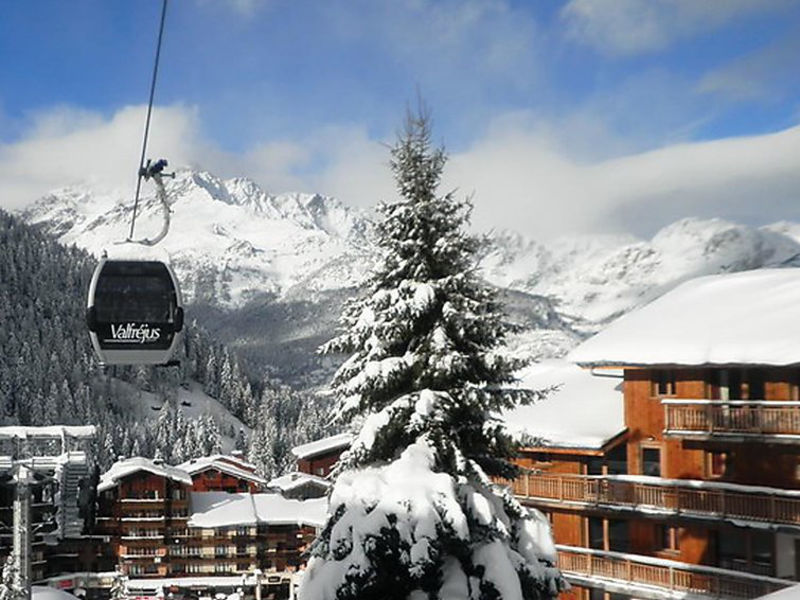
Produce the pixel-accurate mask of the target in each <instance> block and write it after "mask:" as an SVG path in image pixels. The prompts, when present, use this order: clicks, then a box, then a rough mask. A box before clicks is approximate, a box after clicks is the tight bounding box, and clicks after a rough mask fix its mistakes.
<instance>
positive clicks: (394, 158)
mask: <svg viewBox="0 0 800 600" xmlns="http://www.w3.org/2000/svg"><path fill="white" fill-rule="evenodd" d="M445 162H446V156H445V153H444V150H443V149H441V148H434V147H433V146H432V144H431V140H430V128H429V119H428V117H427V115H426V114H424V112H423V111H420V112H419V113H417V114H409V115H408V119H407V121H406V127H405V130H404V132H403V133H402V134H401V136H400V138H399V140H398V142H397V144H396V145H395V146H394V147H393V148H392V151H391V167H392V171H393V173H394V177H395V181H396V184H397V188H398V191H399V194H400V199H399V200H398V201H396V202H392V203H388V204H383V205H382V206H381V207H380V211H381V212H382V215H383V220H382V221H381V222H380V223H379V224H378V226H377V234H378V244H379V246H380V247H381V249H382V250H383V262H382V264H381V265H380V266H379V267H378V269H377V270H376V272H375V273H374V275H373V277H372V279H371V282H370V293H369V294H368V295H367V296H366V297H364V298H362V299H359V300H355V301H354V302H352V303H351V304H350V306H349V307H348V308H347V309H346V312H345V314H344V316H343V324H344V325H345V326H346V331H345V333H343V334H342V335H340V336H339V337H337V338H335V339H334V340H332V341H331V342H329V343H328V344H327V345H326V346H324V347H323V351H325V352H336V353H345V354H349V359H348V360H347V361H346V362H345V363H344V364H343V365H342V366H341V368H340V369H339V370H338V371H337V373H336V375H335V376H334V379H333V385H332V387H333V391H334V393H335V395H336V397H337V399H338V402H337V407H336V409H337V413H338V415H339V417H340V418H341V419H343V420H345V421H350V420H353V419H359V420H360V422H361V424H362V425H361V429H360V433H359V434H358V436H357V438H356V439H355V441H354V443H353V445H352V447H351V449H350V450H349V451H348V452H347V453H345V454H344V455H343V457H342V458H341V459H340V462H339V467H338V470H337V475H338V478H337V481H336V484H335V486H334V489H333V491H332V494H331V497H330V509H329V515H330V517H329V519H328V522H327V523H326V525H325V527H324V529H323V531H322V533H321V534H320V536H319V537H318V539H317V540H316V542H315V544H314V546H313V549H312V559H311V561H310V563H309V566H308V569H307V571H306V575H305V577H304V580H303V585H302V587H301V590H300V594H301V596H300V597H301V598H302V599H303V600H318V599H322V598H326V599H327V598H336V600H348V599H353V600H355V599H359V600H363V599H368V598H386V599H395V598H396V599H403V600H405V599H406V598H414V599H417V598H430V599H434V598H472V599H478V598H481V599H484V598H491V599H500V598H502V599H504V600H512V599H513V600H523V599H524V600H532V599H539V598H552V597H555V596H556V595H557V594H558V592H559V590H560V589H562V588H563V587H564V584H563V579H562V577H561V575H560V573H559V572H558V570H557V569H556V568H555V567H554V566H553V565H554V561H555V550H554V548H553V544H552V539H551V537H550V533H549V527H548V525H547V522H546V520H545V519H544V517H543V516H542V515H541V514H540V513H538V512H536V511H528V510H526V509H524V508H523V507H522V506H520V505H519V504H518V503H517V502H516V501H515V500H514V499H513V497H512V496H511V495H510V494H509V493H508V492H507V491H506V490H505V489H503V488H499V487H496V486H494V485H493V484H492V483H491V480H490V477H491V476H498V477H504V478H505V477H513V476H515V475H516V474H517V468H516V467H515V466H514V465H513V464H512V463H511V462H510V459H511V458H512V457H513V456H514V452H515V446H514V444H513V443H512V441H511V438H510V437H509V436H508V435H507V434H506V433H505V430H504V428H503V427H502V424H501V423H500V422H499V421H498V420H497V419H496V418H495V417H493V415H495V414H497V413H498V412H499V411H501V410H503V409H506V408H511V407H513V406H515V405H517V404H518V403H521V402H530V401H533V400H535V399H536V398H537V397H538V396H539V395H540V394H538V393H537V392H533V391H531V390H522V389H519V388H517V387H516V386H515V385H514V384H515V378H514V372H515V371H516V370H517V369H519V368H520V367H521V366H522V363H521V361H519V360H517V359H514V358H513V357H511V356H509V355H508V354H507V353H504V351H503V349H502V342H503V340H504V337H505V335H506V334H507V333H508V332H509V331H510V330H511V326H510V325H509V324H508V323H507V322H506V321H505V319H504V315H503V313H502V310H501V306H500V305H499V303H498V301H497V299H496V297H495V293H494V292H493V291H492V290H491V289H490V288H488V287H487V286H486V285H485V284H484V283H483V282H482V281H481V280H480V279H479V278H478V277H477V276H476V273H475V268H476V267H475V263H476V251H477V250H478V249H479V248H480V244H481V241H480V240H479V239H477V238H475V237H472V236H470V235H468V234H467V233H466V232H465V228H466V225H467V224H468V219H469V213H470V208H471V206H470V203H469V201H468V200H458V199H457V198H456V197H455V196H454V195H453V194H452V193H450V194H446V195H444V196H438V195H437V187H438V184H439V181H440V178H441V174H442V169H443V167H444V165H445Z"/></svg>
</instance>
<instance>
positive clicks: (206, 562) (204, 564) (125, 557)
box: [96, 456, 327, 595]
mask: <svg viewBox="0 0 800 600" xmlns="http://www.w3.org/2000/svg"><path fill="white" fill-rule="evenodd" d="M233 458H235V457H233ZM230 459H231V457H221V456H212V457H206V458H200V459H197V460H195V461H189V462H188V463H184V464H183V465H180V466H178V467H173V466H169V465H165V464H163V462H161V461H154V460H150V459H146V458H141V457H136V458H130V459H126V460H122V461H119V462H117V463H115V464H114V465H112V467H111V468H110V469H109V470H108V471H107V472H106V473H104V474H103V476H102V477H101V479H100V484H99V486H98V490H97V491H98V502H97V518H96V523H97V533H98V534H99V535H103V536H106V537H107V538H108V539H109V540H110V543H109V544H108V546H107V552H106V554H105V556H104V559H105V560H104V564H103V569H104V570H108V571H113V570H114V569H115V568H119V570H120V571H121V572H122V573H124V574H126V575H128V576H129V577H130V578H131V581H133V582H135V585H134V588H136V589H140V590H146V589H157V588H158V587H159V586H162V587H163V586H167V587H170V588H175V590H181V589H188V588H191V589H192V590H194V591H195V592H196V591H197V590H200V589H203V590H207V591H208V590H212V589H216V590H217V591H219V590H227V589H228V588H231V587H232V588H233V589H232V590H231V591H233V590H235V589H236V587H237V586H239V585H241V582H242V581H243V577H245V576H246V577H247V578H248V581H251V583H250V584H248V585H254V586H259V585H264V586H266V587H267V589H270V588H273V591H274V592H275V593H278V594H279V595H280V594H282V593H283V592H282V591H281V590H284V588H286V589H288V586H289V584H290V582H291V581H292V574H293V573H294V572H295V571H297V570H298V569H300V568H302V567H303V566H304V564H305V557H304V556H303V552H304V551H305V550H306V548H307V547H308V545H309V544H310V542H311V541H312V540H313V539H314V537H315V536H316V533H317V529H318V528H319V527H321V526H322V524H323V523H324V520H325V516H326V510H327V501H326V499H325V498H316V499H311V500H297V499H292V498H286V497H284V496H283V495H281V494H280V493H274V492H271V493H266V492H260V491H258V490H260V489H262V488H263V487H264V485H265V484H266V481H264V480H263V479H262V478H260V477H259V476H258V475H256V474H255V473H254V472H252V471H250V470H249V468H248V465H247V463H244V462H243V461H241V460H230ZM187 469H189V470H190V471H191V473H190V471H187ZM303 476H304V477H305V478H309V477H311V476H308V475H305V474H304V475H303ZM312 479H314V480H316V479H318V478H312ZM326 483H327V482H326ZM209 487H217V488H218V489H216V490H213V491H207V490H208V488H209ZM231 487H233V488H234V489H239V488H242V489H244V490H245V491H243V492H231V491H228V490H229V489H231ZM290 487H291V486H290ZM198 488H200V491H198ZM220 488H221V489H220ZM250 490H256V491H258V493H251V491H250ZM262 574H263V579H262V580H261V583H258V577H261V575H262ZM254 577H255V578H256V579H254ZM198 578H201V579H203V578H206V579H203V581H198ZM284 591H285V590H284ZM175 594H178V592H177V591H175ZM144 595H147V594H144Z"/></svg>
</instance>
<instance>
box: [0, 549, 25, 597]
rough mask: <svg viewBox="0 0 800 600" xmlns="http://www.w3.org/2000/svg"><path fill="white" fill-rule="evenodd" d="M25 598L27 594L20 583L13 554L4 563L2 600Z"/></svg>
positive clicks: (1, 585) (0, 582) (0, 584)
mask: <svg viewBox="0 0 800 600" xmlns="http://www.w3.org/2000/svg"><path fill="white" fill-rule="evenodd" d="M25 596H26V592H25V590H24V589H23V588H22V585H21V583H20V577H19V570H18V569H17V567H16V564H15V563H14V554H13V553H11V554H9V555H8V556H7V557H6V561H5V563H3V574H2V581H0V600H22V599H23V598H25Z"/></svg>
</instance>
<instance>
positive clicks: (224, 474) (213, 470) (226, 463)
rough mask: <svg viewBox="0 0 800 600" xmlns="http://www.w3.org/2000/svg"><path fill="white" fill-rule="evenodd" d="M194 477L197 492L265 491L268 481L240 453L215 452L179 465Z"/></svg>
mask: <svg viewBox="0 0 800 600" xmlns="http://www.w3.org/2000/svg"><path fill="white" fill-rule="evenodd" d="M178 468H179V469H183V470H184V471H186V472H187V473H189V475H190V476H191V478H192V489H193V490H194V491H195V492H230V493H236V492H249V493H251V494H254V493H256V492H259V491H263V490H264V488H265V487H266V485H267V481H266V480H265V479H264V478H263V477H261V476H260V475H258V474H257V473H256V467H255V465H251V464H250V463H248V462H246V461H245V460H244V459H243V458H242V457H241V456H240V455H237V456H226V455H222V454H215V455H213V456H205V457H202V458H193V459H191V460H187V461H186V462H184V463H181V464H180V465H178Z"/></svg>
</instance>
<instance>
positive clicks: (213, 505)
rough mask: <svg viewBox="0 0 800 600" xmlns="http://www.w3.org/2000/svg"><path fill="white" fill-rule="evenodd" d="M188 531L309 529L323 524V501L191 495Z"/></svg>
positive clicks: (204, 494)
mask: <svg viewBox="0 0 800 600" xmlns="http://www.w3.org/2000/svg"><path fill="white" fill-rule="evenodd" d="M190 496H191V504H190V506H191V511H192V513H191V517H190V518H189V527H199V528H217V527H235V526H239V525H256V524H259V523H265V524H267V525H309V526H312V527H319V526H321V525H322V524H323V523H324V522H325V518H326V513H327V508H328V501H327V499H326V498H315V499H312V500H291V499H289V498H284V497H283V496H281V495H280V494H247V493H242V494H228V493H226V492H192V493H191V494H190Z"/></svg>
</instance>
